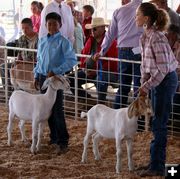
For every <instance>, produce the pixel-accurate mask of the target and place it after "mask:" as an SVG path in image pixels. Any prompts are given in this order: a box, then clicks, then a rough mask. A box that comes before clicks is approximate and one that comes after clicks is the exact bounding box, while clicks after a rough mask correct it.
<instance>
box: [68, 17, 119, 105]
mask: <svg viewBox="0 0 180 179" xmlns="http://www.w3.org/2000/svg"><path fill="white" fill-rule="evenodd" d="M107 25H108V24H107V23H105V21H104V19H103V18H100V17H96V18H93V19H92V23H91V24H86V28H87V29H90V30H91V32H92V35H91V36H90V37H89V39H88V41H87V42H86V44H85V47H84V48H83V50H82V54H85V55H91V56H93V55H94V54H95V53H97V52H99V51H100V50H101V43H102V41H103V38H104V35H105V32H106V31H105V26H107ZM116 45H117V42H116V41H113V43H112V45H111V47H110V48H109V50H108V51H107V53H106V54H105V57H112V58H113V57H114V58H117V53H118V51H117V48H116ZM80 61H81V64H80V69H79V71H78V96H79V97H83V98H85V97H87V98H88V99H92V96H91V95H90V94H88V93H86V91H85V90H84V89H83V88H82V85H83V84H86V83H87V82H92V83H94V84H95V86H96V88H97V92H98V103H104V102H105V100H106V95H107V94H106V93H107V88H108V85H109V84H112V83H116V82H117V61H111V60H100V59H99V60H97V61H96V60H95V59H93V58H92V57H91V58H83V57H82V58H81V59H80ZM69 76H70V77H71V78H69V80H70V81H71V83H70V85H71V91H72V93H73V94H75V79H74V77H75V76H74V74H72V75H69Z"/></svg>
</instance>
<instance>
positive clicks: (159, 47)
mask: <svg viewBox="0 0 180 179" xmlns="http://www.w3.org/2000/svg"><path fill="white" fill-rule="evenodd" d="M140 44H141V45H140V47H141V54H142V62H141V84H142V89H143V90H144V91H145V92H148V91H149V90H150V89H151V88H152V87H156V86H158V85H159V84H160V83H161V82H162V80H163V79H164V77H165V76H166V75H167V74H168V73H170V72H172V71H174V70H176V68H177V66H178V62H177V60H176V58H175V56H174V54H173V51H172V50H171V47H170V45H169V43H168V40H167V38H166V36H165V35H164V34H163V32H160V31H156V30H155V29H154V28H151V29H150V30H149V31H148V32H146V34H145V33H144V34H143V36H142V37H141V40H140Z"/></svg>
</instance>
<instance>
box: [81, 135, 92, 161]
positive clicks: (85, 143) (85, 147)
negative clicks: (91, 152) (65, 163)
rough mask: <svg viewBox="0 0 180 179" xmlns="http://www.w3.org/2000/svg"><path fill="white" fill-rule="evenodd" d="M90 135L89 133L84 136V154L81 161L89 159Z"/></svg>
mask: <svg viewBox="0 0 180 179" xmlns="http://www.w3.org/2000/svg"><path fill="white" fill-rule="evenodd" d="M89 137H90V134H89V133H87V134H86V135H85V137H84V142H83V144H84V150H83V154H82V160H81V162H82V163H84V162H86V161H87V147H88V143H89Z"/></svg>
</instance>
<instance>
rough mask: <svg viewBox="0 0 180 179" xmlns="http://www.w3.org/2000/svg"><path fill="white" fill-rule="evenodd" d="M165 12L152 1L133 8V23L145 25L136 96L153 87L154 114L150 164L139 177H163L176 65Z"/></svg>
mask: <svg viewBox="0 0 180 179" xmlns="http://www.w3.org/2000/svg"><path fill="white" fill-rule="evenodd" d="M168 21H169V18H168V15H167V13H166V12H165V11H164V10H162V9H158V8H157V7H156V6H155V5H153V4H151V3H142V4H141V5H140V6H139V7H138V9H137V11H136V25H137V26H138V27H144V34H143V35H142V37H141V39H140V46H141V55H142V63H141V87H140V88H139V95H140V96H141V95H147V94H148V92H149V90H150V89H151V90H152V101H153V110H154V117H153V121H152V132H153V136H154V139H153V140H152V142H151V146H150V163H149V165H148V166H146V167H144V168H143V167H142V168H143V169H144V170H142V171H141V172H140V173H139V174H140V176H163V175H164V171H165V161H166V144H167V121H168V118H169V113H170V109H171V101H172V99H173V96H174V94H175V91H176V88H177V74H176V68H177V66H178V62H177V60H176V58H175V57H174V55H173V52H172V50H171V47H170V45H169V43H168V40H167V38H166V37H165V34H164V33H163V31H164V30H166V27H167V25H168Z"/></svg>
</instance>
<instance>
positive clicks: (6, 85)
mask: <svg viewBox="0 0 180 179" xmlns="http://www.w3.org/2000/svg"><path fill="white" fill-rule="evenodd" d="M4 59H5V60H4V68H5V105H6V108H7V107H8V64H7V61H8V59H7V48H5V49H4Z"/></svg>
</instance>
